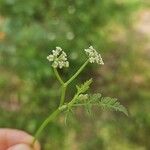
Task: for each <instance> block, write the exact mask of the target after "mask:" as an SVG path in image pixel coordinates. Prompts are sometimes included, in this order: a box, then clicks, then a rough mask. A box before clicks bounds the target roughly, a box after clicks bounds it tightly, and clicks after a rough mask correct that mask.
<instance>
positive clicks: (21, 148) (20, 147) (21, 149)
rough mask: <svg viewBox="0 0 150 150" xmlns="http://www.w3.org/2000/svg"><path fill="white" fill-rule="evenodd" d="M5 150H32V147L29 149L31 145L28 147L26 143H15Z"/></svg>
mask: <svg viewBox="0 0 150 150" xmlns="http://www.w3.org/2000/svg"><path fill="white" fill-rule="evenodd" d="M7 150H33V149H31V147H29V146H28V145H26V144H17V145H14V146H12V147H10V148H8V149H7Z"/></svg>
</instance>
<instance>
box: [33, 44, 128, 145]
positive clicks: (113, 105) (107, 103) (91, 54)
mask: <svg viewBox="0 0 150 150" xmlns="http://www.w3.org/2000/svg"><path fill="white" fill-rule="evenodd" d="M85 52H86V54H87V56H88V58H87V60H86V61H85V63H84V64H83V65H82V66H81V67H80V68H79V70H77V72H76V73H75V74H74V75H73V76H72V77H71V78H70V79H69V80H67V81H64V80H63V79H62V78H61V76H60V74H59V72H58V70H57V69H58V68H59V69H62V68H63V67H69V62H68V60H67V54H66V53H65V52H64V51H63V50H62V49H61V48H60V47H56V49H55V50H52V54H50V55H49V56H47V59H48V60H49V61H50V62H52V68H53V70H54V74H55V76H56V78H57V80H58V81H59V82H60V84H61V98H60V104H59V107H58V108H57V109H56V110H55V111H54V112H53V113H52V114H50V115H49V116H48V117H47V118H46V119H45V121H44V122H43V123H42V125H41V126H40V127H39V129H38V130H37V132H36V133H35V138H34V140H33V143H32V145H34V143H35V141H36V139H38V138H39V136H40V134H41V132H42V131H43V130H44V128H45V127H46V126H47V124H48V123H50V122H52V121H53V120H54V119H55V118H56V117H57V116H58V115H59V114H60V113H61V112H64V111H65V112H66V113H69V112H70V111H72V110H73V108H76V107H81V106H83V107H84V108H85V109H86V110H87V111H88V112H91V110H92V107H93V106H98V107H101V108H103V109H104V108H105V109H110V110H115V111H120V112H123V113H124V114H126V115H128V112H127V110H126V108H125V107H124V106H123V105H121V104H120V103H119V102H118V101H117V99H116V98H110V97H102V95H101V94H100V93H95V94H87V93H86V92H87V91H88V89H89V88H90V85H91V83H92V79H89V80H88V81H85V82H84V83H83V84H81V85H77V86H76V88H77V91H76V94H75V95H74V96H73V98H72V99H71V100H70V101H69V102H66V99H65V95H66V90H67V87H68V85H69V84H71V83H72V81H74V79H75V78H76V77H77V76H78V75H79V74H80V73H81V72H82V71H83V70H84V68H85V67H86V66H87V65H88V64H89V63H97V64H99V65H104V62H103V60H102V57H101V55H100V54H99V53H98V52H97V51H96V50H95V49H94V48H93V47H92V46H90V47H89V48H87V49H85Z"/></svg>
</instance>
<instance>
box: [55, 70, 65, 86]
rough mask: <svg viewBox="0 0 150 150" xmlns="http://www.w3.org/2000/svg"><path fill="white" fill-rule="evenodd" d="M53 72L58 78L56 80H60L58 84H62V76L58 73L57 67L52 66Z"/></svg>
mask: <svg viewBox="0 0 150 150" xmlns="http://www.w3.org/2000/svg"><path fill="white" fill-rule="evenodd" d="M54 73H55V75H56V78H57V79H58V81H59V82H60V84H62V85H63V84H64V81H63V80H62V78H61V77H60V75H59V73H58V71H57V69H56V68H54Z"/></svg>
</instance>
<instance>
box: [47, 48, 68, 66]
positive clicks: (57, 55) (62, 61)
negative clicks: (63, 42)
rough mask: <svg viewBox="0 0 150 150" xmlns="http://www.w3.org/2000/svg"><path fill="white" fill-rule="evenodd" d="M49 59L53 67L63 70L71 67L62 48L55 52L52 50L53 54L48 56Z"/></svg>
mask: <svg viewBox="0 0 150 150" xmlns="http://www.w3.org/2000/svg"><path fill="white" fill-rule="evenodd" d="M47 59H48V60H49V61H50V62H53V63H52V67H54V68H60V69H61V68H63V67H69V62H68V61H67V55H66V53H65V52H64V51H63V50H62V49H61V48H60V47H56V49H55V50H52V54H50V55H49V56H47Z"/></svg>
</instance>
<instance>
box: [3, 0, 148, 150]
mask: <svg viewBox="0 0 150 150" xmlns="http://www.w3.org/2000/svg"><path fill="white" fill-rule="evenodd" d="M89 45H93V46H94V47H95V48H96V49H98V50H99V52H100V53H101V54H102V57H103V59H104V62H105V65H104V66H102V67H99V66H97V65H94V66H93V65H92V66H90V65H89V66H88V68H87V69H86V70H85V71H84V72H83V73H82V75H81V76H80V77H79V78H78V79H77V80H76V81H75V82H74V84H75V83H76V82H77V81H84V80H86V79H88V78H90V77H91V76H92V77H93V78H94V83H93V86H92V90H91V91H96V92H100V93H102V94H103V95H104V96H110V97H117V98H118V99H119V101H120V102H121V103H122V104H123V105H125V106H126V107H127V108H128V110H129V113H130V115H129V117H126V116H124V115H123V114H120V113H116V112H109V111H103V110H93V111H94V112H95V117H94V118H90V117H88V116H87V115H86V113H84V111H83V110H82V109H77V110H76V111H75V114H74V116H73V117H71V118H70V119H69V122H68V125H67V126H65V125H64V114H62V115H61V116H60V117H59V118H58V119H57V120H56V121H55V122H53V123H51V124H50V125H49V126H48V127H47V128H46V130H45V131H44V132H43V134H42V137H41V138H40V139H39V140H40V142H41V144H42V147H43V150H50V149H55V150H149V149H150V71H149V68H150V65H149V63H150V61H149V60H150V2H149V1H148V0H75V1H74V0H0V127H9V128H18V129H22V130H25V131H27V132H29V133H31V134H33V133H34V132H35V130H36V129H37V128H38V127H39V125H40V124H41V122H42V121H43V120H44V119H45V117H46V116H47V115H48V114H49V113H50V112H52V111H53V110H54V109H55V108H56V107H57V106H58V103H59V97H60V91H59V90H58V88H59V86H60V85H59V83H58V82H57V81H56V80H55V77H54V75H53V71H52V70H51V68H50V64H49V62H48V61H47V60H46V56H47V55H48V54H49V53H50V51H51V50H52V49H54V48H55V47H56V46H61V47H62V48H63V49H64V50H65V51H66V52H68V54H69V59H70V64H71V65H70V68H69V69H66V70H63V71H62V74H63V77H64V79H67V78H68V77H69V76H70V75H71V74H72V73H73V72H74V71H75V70H77V69H78V68H79V66H80V65H81V64H82V63H83V62H84V59H85V54H84V52H83V49H84V48H87V47H88V46H89ZM70 89H71V90H70V91H68V93H67V96H68V97H69V96H71V95H72V94H73V92H72V91H73V89H74V87H73V86H72V87H70Z"/></svg>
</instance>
